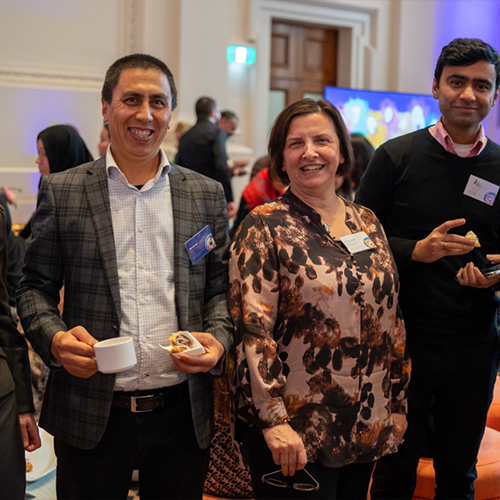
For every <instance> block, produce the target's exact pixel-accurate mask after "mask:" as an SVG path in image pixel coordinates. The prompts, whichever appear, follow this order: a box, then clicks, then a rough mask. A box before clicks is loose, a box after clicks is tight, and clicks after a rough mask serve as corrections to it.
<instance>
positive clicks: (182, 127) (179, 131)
mask: <svg viewBox="0 0 500 500" xmlns="http://www.w3.org/2000/svg"><path fill="white" fill-rule="evenodd" d="M190 128H191V125H190V124H189V123H187V122H178V123H177V125H176V127H175V144H174V145H175V147H176V148H177V152H176V153H175V157H174V163H177V160H178V156H179V141H180V139H181V137H182V136H183V135H184V133H185V132H187V131H188V130H189V129H190Z"/></svg>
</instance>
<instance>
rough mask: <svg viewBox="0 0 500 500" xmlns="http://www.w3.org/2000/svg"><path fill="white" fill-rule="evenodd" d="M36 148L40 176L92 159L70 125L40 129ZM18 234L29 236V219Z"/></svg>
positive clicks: (62, 170)
mask: <svg viewBox="0 0 500 500" xmlns="http://www.w3.org/2000/svg"><path fill="white" fill-rule="evenodd" d="M36 148H37V150H38V157H37V159H36V164H37V165H38V169H39V170H40V175H41V176H42V177H44V176H45V175H49V174H54V173H56V172H64V171H65V170H68V169H70V168H73V167H77V166H78V165H82V164H83V163H87V162H89V161H93V160H94V158H92V155H91V154H90V152H89V150H88V148H87V146H86V145H85V142H84V141H83V139H82V138H81V136H80V134H79V133H78V131H77V130H76V129H75V128H74V127H71V126H70V125H54V126H52V127H48V128H46V129H44V130H42V131H41V132H40V133H39V134H38V137H37V142H36ZM19 236H22V237H23V238H25V239H27V238H29V237H30V236H31V219H30V221H29V222H28V223H27V224H26V226H25V227H24V228H23V230H22V231H21V232H20V233H19Z"/></svg>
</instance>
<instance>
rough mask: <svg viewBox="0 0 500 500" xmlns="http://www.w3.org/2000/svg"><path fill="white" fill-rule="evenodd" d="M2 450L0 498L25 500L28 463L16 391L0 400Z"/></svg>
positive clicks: (0, 448) (0, 454)
mask: <svg viewBox="0 0 500 500" xmlns="http://www.w3.org/2000/svg"><path fill="white" fill-rule="evenodd" d="M0 362H4V360H3V359H2V360H0ZM0 450H1V451H0V498H2V499H4V498H5V499H7V498H8V499H9V500H24V493H25V490H26V462H25V461H24V447H23V438H22V436H21V426H20V425H19V415H18V411H17V403H16V396H15V394H14V391H12V392H10V393H9V394H6V395H5V396H2V397H1V398H0ZM27 456H28V458H29V454H28V455H27Z"/></svg>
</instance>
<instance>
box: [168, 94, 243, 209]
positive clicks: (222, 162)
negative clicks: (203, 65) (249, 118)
mask: <svg viewBox="0 0 500 500" xmlns="http://www.w3.org/2000/svg"><path fill="white" fill-rule="evenodd" d="M195 111H196V119H197V121H196V124H195V125H194V127H191V128H190V129H189V130H188V131H187V132H185V133H184V134H183V135H182V137H181V138H180V140H179V153H178V155H177V162H178V164H179V165H180V166H182V167H186V168H190V169H191V170H194V171H195V172H198V173H200V174H203V175H206V176H207V177H210V178H211V179H215V180H216V181H219V182H220V183H221V184H222V187H223V188H224V194H225V195H226V202H227V215H228V217H229V218H230V219H231V218H232V217H234V216H235V215H236V212H237V207H236V203H235V202H234V201H233V191H232V189H231V176H232V174H231V171H230V170H229V167H228V165H227V155H226V139H227V136H226V133H225V132H224V131H223V130H222V129H220V128H219V127H218V125H217V124H218V122H219V120H220V117H221V114H220V111H219V107H218V106H217V103H216V102H215V101H214V100H213V99H211V98H210V97H200V98H199V99H198V100H197V101H196V105H195Z"/></svg>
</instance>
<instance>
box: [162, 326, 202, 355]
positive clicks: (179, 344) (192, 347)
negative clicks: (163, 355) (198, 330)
mask: <svg viewBox="0 0 500 500" xmlns="http://www.w3.org/2000/svg"><path fill="white" fill-rule="evenodd" d="M160 347H161V348H162V349H165V350H166V351H169V352H170V353H171V354H172V355H173V356H175V357H176V358H179V357H180V355H181V353H183V354H189V355H190V356H199V355H200V354H203V353H204V352H205V348H204V347H203V346H202V345H201V344H200V343H199V342H198V340H197V339H196V337H195V336H194V335H192V334H191V333H190V332H188V331H182V332H175V333H172V335H170V338H169V339H168V346H165V345H161V344H160Z"/></svg>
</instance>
